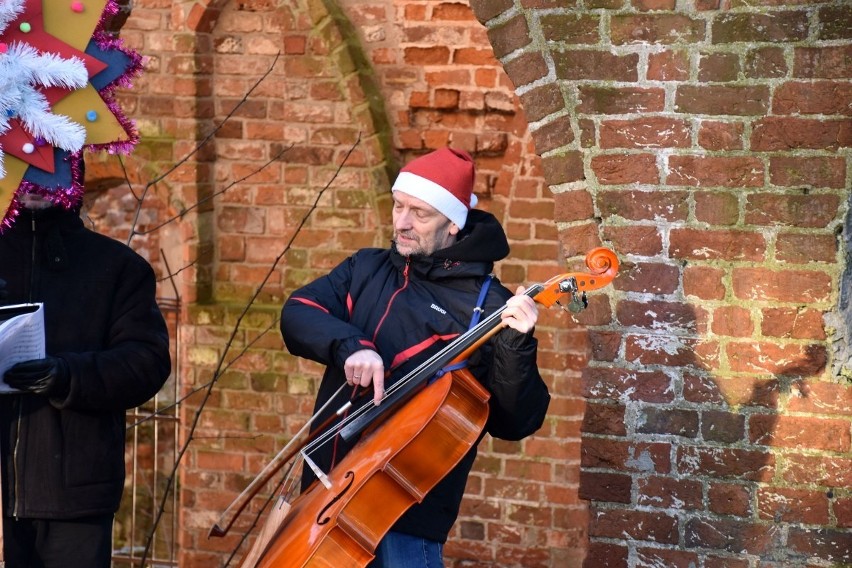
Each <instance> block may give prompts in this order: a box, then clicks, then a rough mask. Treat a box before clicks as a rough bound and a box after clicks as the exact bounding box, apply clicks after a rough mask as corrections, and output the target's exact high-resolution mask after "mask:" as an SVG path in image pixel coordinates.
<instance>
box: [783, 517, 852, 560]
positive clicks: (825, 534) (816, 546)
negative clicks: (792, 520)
mask: <svg viewBox="0 0 852 568" xmlns="http://www.w3.org/2000/svg"><path fill="white" fill-rule="evenodd" d="M787 543H788V546H789V548H790V550H791V551H793V553H798V554H802V555H807V556H814V557H817V558H824V559H825V560H827V561H829V562H835V563H839V564H841V565H842V564H843V563H848V560H849V559H850V558H852V534H850V532H849V531H848V530H844V529H837V530H835V529H831V528H800V527H797V526H795V525H793V526H792V527H791V528H790V532H789V536H788V540H787Z"/></svg>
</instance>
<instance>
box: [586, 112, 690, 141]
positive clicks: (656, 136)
mask: <svg viewBox="0 0 852 568" xmlns="http://www.w3.org/2000/svg"><path fill="white" fill-rule="evenodd" d="M689 145H690V128H689V123H688V122H687V121H685V120H676V119H670V118H665V117H652V118H637V119H632V120H604V121H602V122H601V126H600V147H601V148H634V149H642V148H686V147H688V146H689Z"/></svg>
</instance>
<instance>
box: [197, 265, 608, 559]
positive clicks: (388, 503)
mask: <svg viewBox="0 0 852 568" xmlns="http://www.w3.org/2000/svg"><path fill="white" fill-rule="evenodd" d="M585 262H586V266H587V267H588V268H589V271H590V272H589V273H565V274H560V275H558V276H555V277H553V278H551V279H550V280H548V281H546V282H544V283H541V284H532V285H531V286H530V287H529V288H527V289H526V290H525V292H524V294H526V295H528V296H530V297H531V298H532V299H533V300H534V301H535V302H536V303H538V304H540V305H542V306H545V307H550V306H552V305H554V304H558V305H561V306H562V307H563V308H565V309H568V310H570V311H573V312H579V311H581V310H582V309H584V308H585V307H586V305H587V298H586V292H587V291H590V290H595V289H598V288H601V287H603V286H606V285H607V284H609V283H610V282H611V281H612V280H613V279H614V278H615V275H616V273H617V271H618V259H617V257H616V255H615V254H614V253H613V252H612V251H610V250H609V249H606V248H596V249H593V250H591V251H590V252H589V253H588V254H587V255H586V258H585ZM565 301H567V302H568V303H567V305H564V304H563V302H565ZM501 313H502V309H500V310H497V311H495V312H494V313H493V314H490V315H488V316H487V317H485V318H483V319H482V321H480V322H479V323H478V324H477V325H476V326H474V327H473V328H471V329H470V330H468V331H467V332H465V333H464V334H462V335H460V336H459V337H458V338H456V339H455V340H454V341H452V342H451V343H450V344H449V345H447V346H446V347H445V348H443V349H441V350H440V351H439V352H438V353H436V354H435V355H433V356H432V357H431V358H429V359H428V360H427V361H425V362H424V363H422V364H421V365H419V366H418V367H417V368H416V369H414V370H413V371H411V372H410V373H408V374H407V375H406V376H405V377H401V378H400V379H399V380H397V381H395V382H394V383H393V384H392V385H391V387H389V388H388V389H387V391H386V393H385V398H384V399H383V401H382V404H381V405H379V406H374V405H372V404H365V405H363V406H361V407H359V409H358V411H357V412H353V413H351V414H350V415H347V417H346V418H345V419H343V420H341V421H340V422H339V423H338V424H335V426H334V427H333V429H334V431H333V433H329V432H324V433H323V431H324V425H321V426H319V427H317V428H316V429H314V431H313V432H312V434H311V435H310V436H309V437H308V439H307V441H305V442H304V443H302V444H301V445H300V446H299V447H298V448H296V450H293V451H290V452H289V453H285V452H286V450H287V449H288V448H285V449H284V450H282V452H281V453H279V455H278V456H276V458H275V459H274V460H273V461H272V462H270V464H269V465H267V467H266V468H264V470H263V471H261V473H260V474H258V476H257V477H256V478H255V479H254V481H253V482H252V483H251V484H250V485H249V487H248V488H246V490H245V491H243V493H242V494H241V495H240V496H239V497H238V498H237V499H236V500H235V501H234V502H233V503H232V504H231V506H230V507H228V509H227V510H226V511H225V512H224V513H223V514H222V516H221V518H220V519H219V521H218V522H217V523H216V525H214V526H213V528H212V529H211V531H210V536H224V535H225V534H227V532H228V530H229V529H230V528H231V526H232V525H233V523H234V521H235V520H236V517H237V516H238V515H239V514H240V512H241V511H242V510H243V509H244V508H245V506H246V505H247V504H248V502H249V500H250V499H251V498H252V497H253V496H254V495H255V494H256V493H257V492H258V491H259V490H260V488H261V487H263V486H264V485H265V484H266V483H267V482H268V481H269V480H270V479H271V478H272V477H273V476H274V475H275V474H276V472H277V471H278V470H280V469H281V467H283V466H284V465H285V464H286V463H288V462H290V461H291V460H292V459H293V458H294V457H295V456H296V455H297V454H300V455H301V456H302V457H304V458H305V459H306V460H308V464H309V465H312V464H311V463H310V459H309V458H308V454H307V452H305V448H306V447H309V446H310V445H311V444H314V443H317V440H320V443H321V441H322V440H323V439H326V438H328V436H329V435H331V434H333V435H340V436H342V437H343V438H344V439H345V440H358V442H357V444H356V445H355V446H354V447H353V448H352V450H351V451H350V452H349V453H348V454H346V456H345V457H344V458H343V459H342V460H341V461H340V462H339V463H338V464H337V465H335V466H334V468H333V469H332V470H331V471H330V472H320V471H315V473H317V474H318V478H319V481H316V482H314V483H313V484H312V485H311V486H310V487H308V488H307V489H306V490H305V491H304V492H302V493H301V494H300V495H299V496H298V497H296V498H295V500H294V501H293V502H292V503H290V504H287V505H286V508H285V509H284V510H285V511H286V516H283V515H282V516H283V519H282V518H281V516H279V517H278V518H276V519H275V520H274V521H272V519H271V518H270V520H268V521H267V525H266V526H265V527H264V529H263V533H262V535H261V537H259V538H258V542H257V543H256V544H255V548H253V549H252V551H250V553H249V555H248V556H247V557H246V558H245V559H244V560H243V563H242V565H241V566H242V568H296V567H322V568H340V567H344V566H345V567H347V568H349V567H363V566H366V565H367V564H369V563H370V562H371V561H372V559H373V558H374V552H375V550H376V547H377V546H378V544H379V541H380V540H381V539H382V538H383V537H384V535H385V534H386V533H387V532H388V531H389V530H390V529H391V527H392V526H393V525H394V523H395V522H396V521H397V520H398V519H399V517H400V516H402V514H403V513H404V512H405V511H406V510H408V508H410V507H411V506H412V505H414V504H415V503H418V502H420V501H422V500H423V499H424V497H425V496H426V494H427V493H428V492H429V491H430V490H431V489H432V488H433V487H434V486H435V485H436V484H437V483H438V482H439V481H440V480H441V479H443V478H444V476H445V475H446V474H447V473H448V472H449V471H450V470H452V469H453V467H455V466H456V465H457V464H458V463H459V462H460V461H461V459H462V458H463V457H464V456H465V455H466V454H467V453H468V451H469V450H470V449H471V448H472V447H473V445H474V444H476V443H477V441H478V440H479V438H480V436H481V434H482V431H483V429H484V428H485V423H486V420H487V418H488V399H489V393H488V391H487V390H485V388H484V387H482V385H480V384H479V382H478V381H477V380H476V379H475V378H474V377H473V375H471V374H470V372H469V371H467V370H466V369H465V368H464V367H463V366H462V365H461V363H462V362H463V361H464V360H465V359H467V357H468V356H469V355H470V354H471V353H472V352H473V351H475V350H476V349H478V348H479V347H480V346H481V345H482V344H483V343H484V342H485V341H487V340H488V339H489V338H490V337H491V336H493V335H494V334H495V333H497V332H499V331H500V330H501V329H502V328H503V327H504V326H505V324H503V323H502V322H501V319H500V314H501ZM338 414H341V412H338ZM291 467H292V466H291ZM270 523H272V525H271V526H270Z"/></svg>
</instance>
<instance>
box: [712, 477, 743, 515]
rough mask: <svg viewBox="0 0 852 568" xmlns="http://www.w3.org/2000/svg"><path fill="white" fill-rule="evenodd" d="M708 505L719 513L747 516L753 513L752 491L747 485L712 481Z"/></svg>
mask: <svg viewBox="0 0 852 568" xmlns="http://www.w3.org/2000/svg"><path fill="white" fill-rule="evenodd" d="M707 505H708V509H709V510H710V511H712V512H714V513H716V514H718V515H734V516H737V517H747V516H749V515H750V514H751V491H750V490H749V488H748V487H747V486H745V485H740V484H733V483H712V484H710V487H709V489H708V490H707Z"/></svg>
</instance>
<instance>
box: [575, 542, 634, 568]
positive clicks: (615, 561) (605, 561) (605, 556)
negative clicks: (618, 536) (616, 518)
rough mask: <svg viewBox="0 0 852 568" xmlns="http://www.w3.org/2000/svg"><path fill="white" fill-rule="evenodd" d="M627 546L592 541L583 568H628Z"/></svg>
mask: <svg viewBox="0 0 852 568" xmlns="http://www.w3.org/2000/svg"><path fill="white" fill-rule="evenodd" d="M627 558H628V550H627V546H624V545H618V544H614V543H612V542H598V541H594V540H593V541H592V542H590V543H589V552H588V554H587V555H586V559H585V560H584V561H583V568H627V566H628V564H627Z"/></svg>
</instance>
